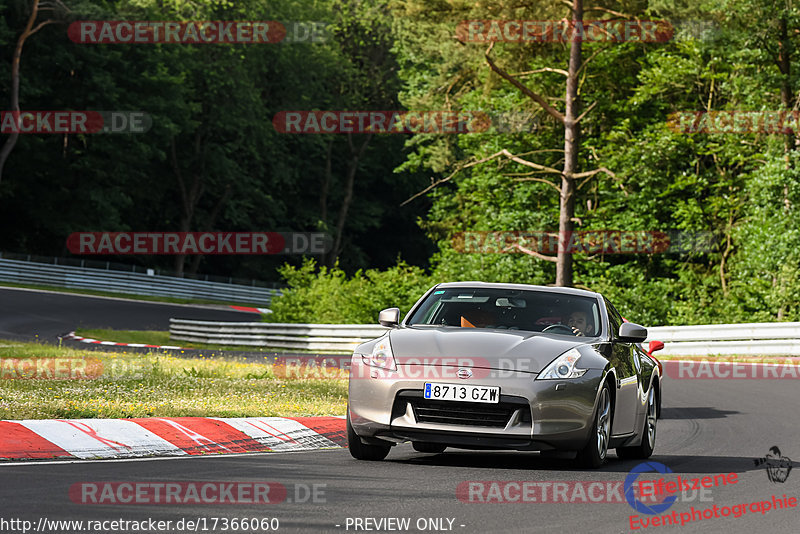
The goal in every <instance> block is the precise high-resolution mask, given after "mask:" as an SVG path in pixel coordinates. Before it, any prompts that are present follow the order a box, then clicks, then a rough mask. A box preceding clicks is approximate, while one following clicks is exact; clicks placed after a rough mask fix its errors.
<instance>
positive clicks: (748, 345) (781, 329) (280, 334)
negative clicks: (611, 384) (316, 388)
mask: <svg viewBox="0 0 800 534" xmlns="http://www.w3.org/2000/svg"><path fill="white" fill-rule="evenodd" d="M169 331H170V337H171V339H173V340H176V341H193V342H200V343H211V344H224V345H243V346H258V347H274V348H286V349H305V350H315V351H335V352H346V351H351V350H353V348H355V347H356V345H358V344H359V343H363V342H364V341H368V340H370V339H374V338H376V337H378V336H380V335H381V334H382V333H383V332H385V331H386V328H385V327H382V326H378V325H358V324H348V325H333V324H286V323H219V322H213V321H190V320H185V319H170V329H169ZM647 339H648V341H650V340H659V341H663V342H664V345H665V346H664V349H663V350H662V351H660V352H658V353H657V355H659V354H663V355H665V356H666V355H697V356H703V355H710V354H759V355H800V323H747V324H721V325H695V326H656V327H651V328H648V338H647ZM646 345H647V342H645V346H646Z"/></svg>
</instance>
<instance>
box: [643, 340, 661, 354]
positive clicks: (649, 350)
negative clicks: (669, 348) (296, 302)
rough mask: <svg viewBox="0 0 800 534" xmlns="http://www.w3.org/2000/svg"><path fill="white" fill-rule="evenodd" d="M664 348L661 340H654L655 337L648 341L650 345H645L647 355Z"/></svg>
mask: <svg viewBox="0 0 800 534" xmlns="http://www.w3.org/2000/svg"><path fill="white" fill-rule="evenodd" d="M663 348H664V342H663V341H656V340H655V339H654V340H653V341H651V342H650V345H648V347H647V355H648V356H652V355H653V353H654V352H655V351H657V350H661V349H663Z"/></svg>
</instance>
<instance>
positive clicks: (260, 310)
mask: <svg viewBox="0 0 800 534" xmlns="http://www.w3.org/2000/svg"><path fill="white" fill-rule="evenodd" d="M231 308H233V309H234V310H238V311H243V312H250V313H263V314H267V313H272V310H270V309H269V308H253V307H250V306H233V305H231Z"/></svg>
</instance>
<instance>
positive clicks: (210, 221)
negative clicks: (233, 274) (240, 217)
mask: <svg viewBox="0 0 800 534" xmlns="http://www.w3.org/2000/svg"><path fill="white" fill-rule="evenodd" d="M230 196H231V184H228V185H226V186H225V191H224V192H223V193H222V195H220V197H219V200H217V203H216V204H215V205H214V209H213V210H211V214H210V215H209V216H208V217H206V218H205V219H203V225H202V228H201V229H199V230H198V231H202V232H210V231H211V230H213V229H214V225H215V224H216V223H217V218H219V214H220V212H221V211H222V208H223V207H224V206H225V204H226V203H227V202H228V199H229V198H230ZM204 257H205V256H204V255H203V254H196V255H195V256H194V257H192V261H191V263H190V264H189V274H197V269H198V268H199V267H200V262H201V261H202V259H203V258H204Z"/></svg>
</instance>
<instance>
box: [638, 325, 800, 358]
mask: <svg viewBox="0 0 800 534" xmlns="http://www.w3.org/2000/svg"><path fill="white" fill-rule="evenodd" d="M654 339H657V340H659V341H663V342H664V349H663V350H661V351H659V352H658V353H657V354H656V356H658V354H664V355H669V356H706V355H711V354H752V355H768V356H784V355H785V356H800V323H742V324H710V325H692V326H654V327H651V328H648V329H647V341H650V340H654ZM645 345H646V342H645Z"/></svg>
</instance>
